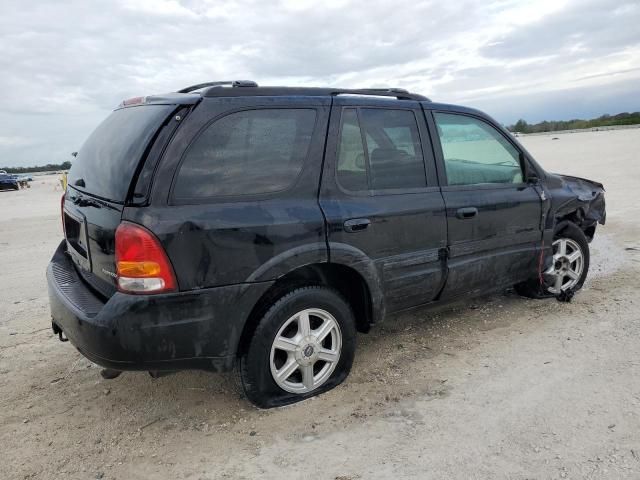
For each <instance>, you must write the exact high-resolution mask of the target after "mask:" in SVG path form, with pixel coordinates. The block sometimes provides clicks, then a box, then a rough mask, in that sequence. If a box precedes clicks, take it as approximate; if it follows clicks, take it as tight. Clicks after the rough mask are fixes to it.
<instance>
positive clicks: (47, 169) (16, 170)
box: [0, 161, 71, 173]
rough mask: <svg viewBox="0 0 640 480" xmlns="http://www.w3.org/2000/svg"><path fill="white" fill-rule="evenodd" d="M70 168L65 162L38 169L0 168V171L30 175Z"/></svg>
mask: <svg viewBox="0 0 640 480" xmlns="http://www.w3.org/2000/svg"><path fill="white" fill-rule="evenodd" d="M70 168H71V162H69V161H66V162H62V163H47V164H46V165H44V166H40V167H0V170H5V171H6V172H7V173H30V172H57V171H58V170H69V169H70Z"/></svg>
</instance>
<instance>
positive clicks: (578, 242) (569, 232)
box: [514, 223, 590, 298]
mask: <svg viewBox="0 0 640 480" xmlns="http://www.w3.org/2000/svg"><path fill="white" fill-rule="evenodd" d="M562 242H564V243H565V252H564V255H560V254H559V253H558V251H557V249H558V247H559V246H561V245H562ZM553 244H554V249H553V251H554V263H553V264H552V267H551V269H549V270H548V271H547V272H544V273H545V276H549V275H552V276H555V277H556V279H557V276H558V275H563V273H565V271H566V272H568V270H569V268H562V267H563V266H564V265H566V263H567V262H568V261H569V260H570V258H569V256H570V254H572V253H574V252H576V251H579V255H580V267H579V271H577V272H575V271H574V270H571V272H568V273H571V274H572V275H574V274H576V275H575V276H576V278H575V279H570V277H568V276H565V277H564V278H565V280H566V281H565V282H562V284H561V289H560V290H559V289H557V288H555V287H556V285H555V282H554V285H549V284H546V285H540V280H539V279H537V278H532V279H530V280H527V281H525V282H522V283H519V284H517V285H514V290H515V291H516V293H518V294H519V295H522V296H523V297H529V298H551V297H557V296H559V295H563V294H566V293H568V292H570V293H569V295H570V296H571V295H572V294H573V293H575V292H577V291H578V290H580V289H581V288H582V285H584V282H585V280H586V278H587V273H588V272H589V259H590V254H589V242H588V240H587V237H586V236H585V234H584V232H583V231H582V230H580V228H578V226H577V225H575V224H573V223H569V224H567V225H565V226H564V227H562V229H561V230H559V231H558V232H557V233H556V234H555V235H554V237H553ZM567 245H569V247H567ZM567 248H568V250H569V252H567ZM567 253H568V254H567ZM565 258H566V260H565ZM563 262H564V264H563ZM571 265H573V266H574V267H575V266H576V265H577V260H574V261H573V262H572V263H571V264H570V265H569V266H571ZM556 267H559V268H556ZM576 268H577V267H576ZM570 280H573V281H570Z"/></svg>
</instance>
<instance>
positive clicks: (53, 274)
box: [47, 242, 271, 371]
mask: <svg viewBox="0 0 640 480" xmlns="http://www.w3.org/2000/svg"><path fill="white" fill-rule="evenodd" d="M47 284H48V289H49V303H50V307H51V317H52V322H53V325H54V329H55V327H57V328H59V329H60V330H62V332H64V334H65V336H66V337H67V338H68V339H69V340H70V341H71V343H72V344H73V345H74V346H75V347H76V348H77V349H78V350H79V351H80V352H81V353H82V354H83V355H84V356H86V357H87V358H88V359H90V360H91V361H93V362H95V363H97V364H99V365H102V366H103V367H107V368H113V369H118V370H180V369H204V370H216V371H224V370H229V369H230V368H232V367H233V364H234V359H235V354H236V350H237V346H238V342H239V340H240V335H241V333H242V329H243V327H244V323H245V320H246V318H247V317H248V315H249V313H250V312H251V309H252V308H253V306H254V305H255V303H256V302H257V301H258V299H259V298H260V296H261V295H262V294H263V293H264V292H265V291H266V290H267V288H269V286H270V285H271V283H270V282H260V283H252V284H242V285H232V286H225V287H216V288H207V289H202V290H197V291H192V292H179V293H171V294H161V295H127V294H123V293H119V292H118V293H115V294H114V295H113V296H112V297H111V298H109V299H108V300H107V301H106V302H105V301H103V300H102V299H101V298H100V297H98V296H96V295H95V294H94V293H93V291H92V290H91V289H90V288H89V287H88V286H87V285H86V283H85V282H84V280H82V279H81V278H80V277H79V275H78V274H77V272H76V270H75V267H74V265H73V264H72V262H71V260H70V259H69V257H68V255H67V254H66V253H65V242H62V243H61V244H60V246H59V247H58V249H57V250H56V252H55V254H54V256H53V258H52V259H51V262H50V263H49V266H48V267H47Z"/></svg>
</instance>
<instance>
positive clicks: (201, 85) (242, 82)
mask: <svg viewBox="0 0 640 480" xmlns="http://www.w3.org/2000/svg"><path fill="white" fill-rule="evenodd" d="M225 86H231V87H257V86H258V84H257V83H256V82H253V81H251V80H227V81H222V82H205V83H199V84H197V85H191V86H190V87H186V88H183V89H182V90H178V92H177V93H189V92H194V91H196V90H200V89H202V88H207V87H225Z"/></svg>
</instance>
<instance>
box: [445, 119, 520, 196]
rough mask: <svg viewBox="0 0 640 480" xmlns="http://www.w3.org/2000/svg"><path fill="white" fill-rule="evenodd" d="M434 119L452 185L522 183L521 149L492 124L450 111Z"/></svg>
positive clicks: (449, 182) (448, 179)
mask: <svg viewBox="0 0 640 480" xmlns="http://www.w3.org/2000/svg"><path fill="white" fill-rule="evenodd" d="M435 120H436V125H437V128H438V135H439V136H440V144H441V145H442V153H443V156H444V164H445V170H446V173H447V182H448V184H449V185H476V184H487V183H488V184H492V183H499V184H504V183H522V181H523V180H522V178H523V176H522V167H521V166H520V155H519V153H518V151H517V150H516V148H515V147H514V146H513V145H511V143H509V141H507V139H506V138H504V136H503V135H502V134H501V133H500V132H499V131H498V130H496V129H495V128H494V127H493V126H491V125H489V124H488V123H487V122H484V121H482V120H479V119H477V118H473V117H468V116H466V115H456V114H449V113H436V114H435Z"/></svg>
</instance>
